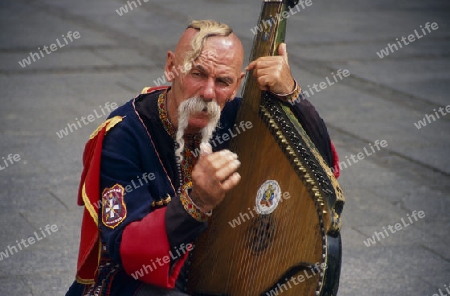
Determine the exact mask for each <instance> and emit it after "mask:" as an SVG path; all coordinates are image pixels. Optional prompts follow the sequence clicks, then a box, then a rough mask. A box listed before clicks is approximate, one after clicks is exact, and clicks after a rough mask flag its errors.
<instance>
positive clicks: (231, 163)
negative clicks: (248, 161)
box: [189, 144, 241, 213]
mask: <svg viewBox="0 0 450 296" xmlns="http://www.w3.org/2000/svg"><path fill="white" fill-rule="evenodd" d="M200 148H201V153H200V157H199V159H198V162H197V164H196V165H195V167H194V169H193V170H192V191H191V194H190V195H189V196H190V197H191V199H192V201H193V202H194V203H195V204H196V205H197V206H198V207H199V208H200V210H201V211H202V212H204V213H206V212H209V211H210V210H212V209H214V208H215V207H216V206H217V205H218V204H219V203H220V202H221V201H222V200H223V198H224V197H225V193H226V192H228V191H229V190H230V189H231V188H233V187H234V186H236V185H237V184H238V183H239V181H240V180H241V176H240V175H239V173H238V172H236V170H237V169H238V168H239V166H240V165H241V163H240V161H239V160H238V159H237V155H236V154H234V153H232V152H231V151H229V150H222V151H219V152H215V153H212V149H211V146H210V145H205V144H201V146H200Z"/></svg>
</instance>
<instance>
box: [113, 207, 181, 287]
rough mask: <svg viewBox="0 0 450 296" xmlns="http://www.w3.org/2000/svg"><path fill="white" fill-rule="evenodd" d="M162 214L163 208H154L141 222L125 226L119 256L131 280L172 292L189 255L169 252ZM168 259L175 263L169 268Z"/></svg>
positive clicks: (163, 212) (163, 214)
mask: <svg viewBox="0 0 450 296" xmlns="http://www.w3.org/2000/svg"><path fill="white" fill-rule="evenodd" d="M165 214H166V208H162V209H158V210H155V211H153V212H151V213H150V214H148V215H147V216H146V217H145V218H144V219H142V220H141V221H135V222H133V223H130V224H129V225H127V227H125V229H124V231H123V234H122V242H121V244H120V257H121V259H122V265H123V267H124V269H125V271H126V272H127V273H128V274H130V275H132V276H133V277H134V278H135V279H138V280H140V281H143V282H146V283H149V284H151V285H155V286H158V287H164V288H169V289H173V288H174V287H175V282H176V280H177V278H178V275H179V273H180V270H181V268H182V267H183V264H184V262H185V261H186V259H187V257H188V254H189V252H188V251H185V249H184V248H183V250H184V251H178V252H179V254H180V255H181V256H179V255H178V254H177V253H175V252H174V253H170V243H169V240H168V238H167V234H166V223H165ZM180 249H181V248H180ZM170 254H171V255H170ZM171 259H174V260H176V261H175V262H174V263H173V268H171Z"/></svg>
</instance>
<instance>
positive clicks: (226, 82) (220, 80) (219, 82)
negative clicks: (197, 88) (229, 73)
mask: <svg viewBox="0 0 450 296" xmlns="http://www.w3.org/2000/svg"><path fill="white" fill-rule="evenodd" d="M217 83H218V84H219V85H221V86H229V85H230V84H229V83H228V81H226V80H222V79H218V80H217Z"/></svg>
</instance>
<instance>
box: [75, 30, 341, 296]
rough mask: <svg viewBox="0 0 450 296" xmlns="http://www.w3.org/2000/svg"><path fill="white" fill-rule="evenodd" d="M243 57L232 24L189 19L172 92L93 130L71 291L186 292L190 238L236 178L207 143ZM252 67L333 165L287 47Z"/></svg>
mask: <svg viewBox="0 0 450 296" xmlns="http://www.w3.org/2000/svg"><path fill="white" fill-rule="evenodd" d="M243 56H244V52H243V47H242V44H241V42H240V41H239V39H238V38H237V36H236V35H235V34H234V33H233V32H232V30H231V28H230V27H229V26H228V25H225V24H221V23H218V22H215V21H193V22H192V23H191V24H190V25H189V26H188V28H187V29H186V30H185V32H184V33H183V34H182V36H181V38H180V40H179V42H178V44H177V46H176V49H175V52H172V51H169V52H168V53H167V61H166V66H165V73H166V77H167V79H168V81H169V82H171V86H170V87H157V88H150V89H147V90H146V91H145V92H144V93H143V94H141V95H139V96H137V97H136V98H134V99H132V100H131V101H129V102H128V103H126V104H124V105H123V106H121V107H119V108H118V109H117V110H115V111H114V112H113V113H112V114H111V115H110V117H109V119H108V120H107V121H106V122H105V123H103V124H102V125H101V126H100V127H99V128H98V129H97V130H96V131H95V132H94V133H93V134H92V136H91V138H90V140H89V142H88V143H87V144H86V149H85V152H84V156H83V161H84V170H83V174H82V180H81V184H80V191H79V204H80V205H84V206H85V213H84V217H83V226H82V234H81V243H80V253H79V260H78V270H77V281H76V282H74V284H73V285H72V287H71V288H70V290H69V292H68V293H67V295H186V294H184V293H183V291H184V288H185V287H184V286H185V268H186V266H185V262H186V260H187V257H188V254H189V252H190V251H191V250H192V248H193V242H194V241H195V239H196V238H197V237H198V236H199V234H200V233H201V232H202V231H204V230H205V229H206V228H207V222H206V221H207V218H208V216H209V215H211V211H212V210H213V209H214V208H215V207H216V206H217V205H218V204H219V203H220V202H221V201H222V200H223V198H224V197H225V194H226V192H227V191H229V190H230V189H231V188H233V187H234V186H235V185H236V184H238V182H239V181H240V175H239V173H238V172H237V171H238V168H239V166H240V162H239V160H238V156H237V155H236V154H234V153H232V152H231V151H229V150H227V149H226V148H227V144H228V142H227V141H223V142H222V143H221V144H220V145H215V146H214V149H212V146H211V145H209V144H208V141H209V140H210V139H211V136H213V135H222V134H223V133H224V132H225V131H227V130H228V129H229V128H230V127H233V124H234V119H235V117H236V113H237V110H238V108H239V104H240V101H241V99H240V98H235V96H236V93H237V91H238V88H239V85H240V83H241V81H242V79H243V77H244V74H245V73H244V72H242V63H243ZM246 70H247V71H250V70H251V71H253V75H254V76H255V77H256V78H257V80H258V83H259V85H260V88H261V89H263V90H268V91H270V92H271V93H272V94H273V95H274V96H277V97H278V98H279V99H280V100H282V101H290V102H294V101H296V103H295V104H292V106H291V108H292V110H293V111H294V113H295V114H296V115H297V117H298V118H299V121H300V122H301V123H302V125H303V126H304V127H305V130H306V131H307V132H308V134H309V135H310V137H311V139H312V140H313V141H314V143H315V144H316V146H317V147H318V149H319V151H320V152H321V153H322V155H323V156H324V159H325V160H326V161H327V162H328V164H329V166H330V167H332V164H333V161H335V160H334V159H333V153H332V149H331V143H330V139H329V136H328V133H327V130H326V127H325V125H324V123H323V121H322V120H321V119H320V117H319V116H318V114H317V112H316V111H315V109H314V107H313V106H312V105H311V104H310V103H309V102H308V101H307V100H303V97H302V100H296V99H297V98H298V96H299V93H300V87H299V85H298V84H297V83H296V81H295V80H294V79H293V78H292V76H291V73H290V69H289V65H288V58H287V51H286V45H285V44H282V45H280V47H279V56H275V57H262V58H259V59H257V60H255V61H253V62H251V63H250V64H249V65H248V66H247V67H246ZM300 96H301V94H300ZM216 127H218V128H216ZM199 148H200V149H199ZM195 151H201V152H200V155H197V154H196V153H195ZM99 193H100V194H99Z"/></svg>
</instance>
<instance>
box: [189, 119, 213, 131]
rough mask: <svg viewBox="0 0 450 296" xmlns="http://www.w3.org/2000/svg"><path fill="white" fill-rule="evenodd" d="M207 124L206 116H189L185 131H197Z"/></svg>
mask: <svg viewBox="0 0 450 296" xmlns="http://www.w3.org/2000/svg"><path fill="white" fill-rule="evenodd" d="M208 124H209V119H208V118H198V117H193V118H192V117H191V118H189V123H188V126H187V128H186V132H187V133H198V132H200V131H201V130H202V129H203V128H205V127H207V126H208Z"/></svg>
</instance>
